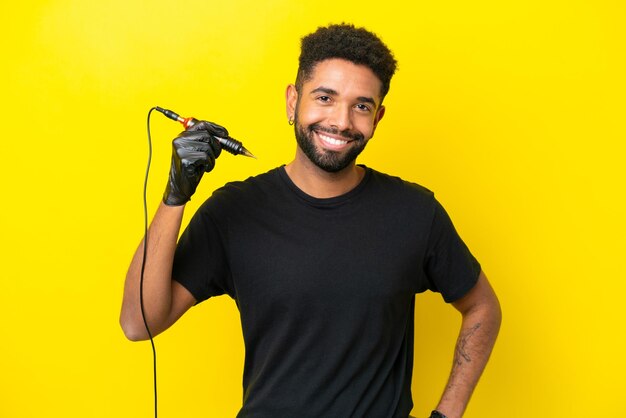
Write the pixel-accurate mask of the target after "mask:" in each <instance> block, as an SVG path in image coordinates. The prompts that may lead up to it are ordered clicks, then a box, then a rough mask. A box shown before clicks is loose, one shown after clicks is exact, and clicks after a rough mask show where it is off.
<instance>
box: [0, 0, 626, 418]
mask: <svg viewBox="0 0 626 418" xmlns="http://www.w3.org/2000/svg"><path fill="white" fill-rule="evenodd" d="M625 12H626V8H625V3H624V2H623V1H618V0H615V1H609V0H606V1H597V0H596V1H592V0H588V1H577V0H559V1H545V0H527V1H519V2H517V1H516V2H503V1H495V0H494V1H487V0H477V1H441V2H432V1H428V2H426V1H417V2H407V1H402V2H400V1H394V0H391V1H385V2H381V1H370V0H362V1H345V2H342V1H337V0H332V1H327V0H318V1H314V2H299V1H287V0H271V1H242V0H239V1H231V2H228V1H219V2H218V1H213V2H207V1H197V2H191V1H188V2H173V1H161V0H157V1H131V0H124V1H122V0H116V1H102V2H90V1H78V0H74V1H70V0H66V1H62V0H58V1H53V0H50V1H36V2H30V4H29V2H11V3H10V4H5V5H4V6H3V13H2V17H0V31H1V32H0V35H1V36H2V50H1V52H2V58H3V63H2V67H1V69H0V80H2V100H1V102H2V104H1V106H2V108H1V109H0V114H2V147H1V152H2V154H1V155H2V163H1V165H0V167H1V168H0V169H1V170H2V172H1V179H2V187H1V189H0V195H1V196H2V216H1V219H0V222H1V234H2V235H1V236H2V240H1V245H2V248H1V252H0V254H1V257H2V263H1V267H0V268H1V280H0V314H1V320H0V338H1V340H0V416H1V417H7V418H15V417H20V418H21V417H49V416H55V417H107V418H110V417H150V416H152V415H151V414H152V369H151V367H152V358H151V350H150V346H149V343H131V342H128V341H126V340H125V338H124V336H123V334H122V332H121V329H120V328H119V326H118V323H117V320H118V312H119V306H120V302H121V295H122V285H123V279H124V275H125V271H126V268H127V265H128V262H129V260H130V256H131V254H132V252H133V251H134V249H135V247H136V245H137V243H138V242H139V239H140V238H141V235H142V233H143V218H142V216H143V212H142V197H141V193H142V184H143V174H144V170H145V162H146V155H147V144H146V128H145V125H146V114H147V111H148V109H149V108H150V107H152V106H155V105H159V106H163V107H168V108H171V109H173V110H175V111H177V112H179V113H181V114H183V115H193V116H196V117H200V118H207V119H209V120H213V121H216V122H219V123H220V124H223V125H225V126H226V127H228V129H229V130H230V131H231V133H232V135H233V136H234V137H236V138H239V139H241V140H243V141H244V143H245V145H246V146H247V147H248V148H249V149H250V150H251V151H252V152H254V153H255V154H256V155H257V156H258V157H259V160H258V161H254V160H251V159H246V158H243V157H233V156H231V155H228V154H224V155H223V156H222V157H220V159H219V161H218V167H217V169H216V170H215V171H214V172H212V173H211V174H209V175H207V176H205V179H204V180H203V183H202V185H201V186H200V187H199V190H198V194H197V196H196V197H195V198H194V199H193V201H192V203H191V204H190V205H189V210H188V211H187V214H186V221H187V220H188V219H189V216H190V215H191V213H192V212H193V211H194V209H195V208H196V207H197V206H198V205H199V204H200V202H201V201H202V200H203V199H204V197H206V196H208V195H209V194H210V193H211V191H212V190H213V189H215V188H216V187H219V186H220V185H222V184H223V183H224V182H226V181H228V180H235V179H243V178H245V177H247V176H249V175H253V174H256V173H260V172H264V171H266V170H269V169H270V168H272V167H274V166H276V165H279V164H282V163H286V162H289V161H290V159H291V157H292V156H293V153H294V150H295V145H294V140H293V131H292V128H291V127H289V126H288V125H287V120H286V116H285V112H284V88H285V86H286V84H287V83H289V82H292V81H293V80H294V77H295V71H296V62H297V55H298V51H299V38H300V37H301V36H302V35H304V34H306V33H309V32H310V31H312V30H314V29H315V28H316V27H317V26H318V25H325V24H327V23H330V22H335V23H337V22H341V21H350V22H354V23H355V24H357V25H364V26H366V27H368V28H370V29H372V30H373V31H375V32H377V33H379V34H380V35H381V37H382V38H383V40H384V41H385V42H387V43H388V45H389V46H390V47H391V48H392V49H393V50H394V52H395V54H396V57H397V59H398V60H399V63H400V69H399V72H398V73H397V76H396V77H395V79H394V80H393V82H392V86H391V92H390V94H389V95H388V97H387V99H386V104H387V114H386V116H385V118H384V119H383V121H382V122H381V125H380V126H379V130H378V131H377V134H376V137H375V138H374V140H373V141H372V142H370V144H369V146H368V149H367V150H366V151H365V152H364V154H363V156H362V157H361V159H360V162H362V163H365V164H368V165H370V166H372V167H375V168H377V169H379V170H382V171H386V172H390V173H393V174H397V175H400V176H402V177H404V178H405V179H408V180H411V181H415V182H418V183H421V184H423V185H424V186H426V187H428V188H430V189H432V190H434V191H436V193H437V196H438V197H439V199H440V200H441V201H442V203H443V204H444V206H445V207H446V208H447V209H448V211H449V212H450V214H451V216H452V218H453V220H454V222H455V224H456V226H457V229H458V230H459V231H460V233H461V235H462V236H463V238H464V239H465V241H466V242H467V243H468V245H469V246H470V248H471V249H472V251H473V252H474V254H475V255H476V256H477V257H478V258H479V260H480V261H481V262H482V264H483V267H484V270H485V271H486V273H487V275H488V277H489V278H490V279H491V281H492V283H493V285H494V287H495V288H496V290H497V293H498V295H499V297H500V300H501V303H502V305H503V309H504V322H503V328H502V331H501V334H500V338H499V341H498V344H497V346H496V349H495V352H494V354H493V356H492V360H491V362H490V364H489V366H488V368H487V370H486V372H485V374H484V376H483V379H482V381H481V383H480V384H479V386H478V389H477V391H476V393H475V395H474V397H473V400H472V402H471V404H470V407H469V409H468V411H467V414H466V417H468V418H479V417H481V418H482V417H534V416H551V417H587V416H600V415H607V416H615V417H618V416H626V406H625V403H624V402H623V392H624V383H623V382H624V377H623V375H624V373H625V372H626V367H625V357H626V356H625V354H624V353H626V347H625V344H624V324H623V323H624V319H625V318H624V308H623V298H624V293H625V291H626V286H625V285H624V282H625V278H626V277H625V276H626V275H625V268H624V250H625V245H624V236H625V235H626V222H625V220H624V213H626V211H625V209H626V207H625V206H626V205H625V204H624V191H625V190H624V180H625V177H626V176H625V172H624V168H623V164H624V159H625V157H626V155H625V154H626V153H625V152H624V151H625V145H624V141H625V139H626V135H625V133H626V128H625V127H624V119H625V110H626V106H625V105H624V100H625V99H624V98H625V93H626V89H625V82H624V77H625V75H626V65H625V56H626V51H625V49H626V48H625V45H626V43H625V41H626V31H625V29H624V21H625V20H626V19H625V18H626V13H625ZM153 116H154V117H153V121H152V133H153V140H154V160H153V167H152V174H151V178H150V190H149V194H148V197H149V199H148V200H149V208H150V209H149V211H150V213H153V212H154V210H155V208H156V206H157V204H158V202H159V199H160V196H161V193H162V190H163V188H164V185H165V179H166V174H167V170H168V167H169V153H170V141H171V138H172V137H173V136H175V134H176V133H177V132H179V131H180V127H179V126H177V125H176V124H174V123H173V122H171V121H169V120H166V119H165V118H164V117H163V116H161V115H158V114H154V115H153ZM416 317H417V319H416V327H417V330H416V349H415V373H414V378H413V393H414V401H415V405H416V407H415V409H414V411H413V413H414V414H415V415H417V416H418V417H426V416H427V414H428V412H429V411H430V409H431V408H432V407H433V406H434V405H435V403H436V402H437V399H438V396H439V395H440V393H441V390H442V388H443V386H444V382H445V379H446V377H447V374H448V370H449V365H450V362H451V355H452V350H453V344H454V340H455V336H456V332H457V330H458V324H459V317H458V315H457V314H456V313H455V312H454V310H453V309H452V308H450V307H448V306H446V305H444V304H443V303H442V302H441V299H440V297H439V296H438V295H436V294H426V295H422V296H420V297H419V298H418V306H417V312H416ZM156 343H157V350H158V367H159V400H160V410H159V413H160V414H159V415H160V416H161V417H164V418H165V417H233V416H234V415H235V413H236V411H237V410H238V407H239V405H240V402H241V383H240V382H241V369H242V359H243V347H242V339H241V331H240V327H239V324H238V319H237V311H236V308H235V304H234V303H233V302H232V301H231V300H229V299H227V298H225V297H221V298H216V299H215V300H212V301H209V302H207V303H204V304H202V305H200V306H199V307H196V308H194V309H192V310H191V311H190V312H189V313H188V314H187V315H186V316H185V317H184V318H183V319H182V320H181V321H180V322H179V323H178V324H176V325H175V326H174V327H173V328H172V329H171V330H169V331H168V332H166V333H165V334H163V335H162V336H159V337H158V338H157V339H156ZM303 384H306V382H303Z"/></svg>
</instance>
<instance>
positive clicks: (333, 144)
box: [316, 131, 352, 150]
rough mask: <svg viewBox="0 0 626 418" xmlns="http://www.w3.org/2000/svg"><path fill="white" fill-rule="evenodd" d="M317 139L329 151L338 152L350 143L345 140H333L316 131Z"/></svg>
mask: <svg viewBox="0 0 626 418" xmlns="http://www.w3.org/2000/svg"><path fill="white" fill-rule="evenodd" d="M316 134H317V136H318V138H319V139H320V141H321V142H322V144H323V145H324V146H325V147H327V148H329V149H331V150H339V149H342V148H344V147H345V146H346V145H348V144H349V143H350V142H352V141H348V140H345V139H337V138H333V137H331V136H328V135H324V134H323V133H321V132H319V131H317V132H316Z"/></svg>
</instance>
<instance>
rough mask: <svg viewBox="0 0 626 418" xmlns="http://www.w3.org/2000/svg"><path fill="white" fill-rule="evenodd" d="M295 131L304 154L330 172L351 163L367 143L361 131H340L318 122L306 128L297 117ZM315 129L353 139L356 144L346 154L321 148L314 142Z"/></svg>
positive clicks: (339, 169) (334, 171)
mask: <svg viewBox="0 0 626 418" xmlns="http://www.w3.org/2000/svg"><path fill="white" fill-rule="evenodd" d="M294 131H295V134H296V141H297V142H298V145H299V146H300V149H301V150H302V152H304V155H306V156H307V157H308V158H309V160H311V162H312V163H313V164H315V165H316V166H318V167H319V168H321V169H322V170H324V171H326V172H329V173H336V172H338V171H341V170H343V169H344V168H346V167H348V166H349V165H351V164H352V163H353V162H354V160H356V157H358V156H359V154H360V153H361V151H363V149H364V148H365V145H366V141H364V138H363V135H362V134H360V133H354V132H350V131H348V130H345V131H341V132H340V131H339V130H337V129H329V128H323V127H321V126H320V125H319V124H317V123H314V124H312V125H309V126H307V127H306V128H304V127H303V126H302V125H300V123H299V122H298V118H297V117H296V118H295V123H294ZM315 131H317V132H324V133H329V134H332V135H340V136H342V137H343V138H345V139H347V140H348V141H353V142H354V145H352V146H351V147H350V148H349V149H348V150H347V151H346V152H345V153H344V154H342V153H340V152H337V151H329V150H319V149H317V148H316V147H315V144H314V142H313V134H314V132H315Z"/></svg>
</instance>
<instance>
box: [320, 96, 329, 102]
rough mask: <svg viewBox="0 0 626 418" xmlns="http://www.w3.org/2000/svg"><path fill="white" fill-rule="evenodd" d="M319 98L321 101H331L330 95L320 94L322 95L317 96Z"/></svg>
mask: <svg viewBox="0 0 626 418" xmlns="http://www.w3.org/2000/svg"><path fill="white" fill-rule="evenodd" d="M317 100H319V101H320V102H324V103H327V102H330V97H328V96H320V97H318V98H317Z"/></svg>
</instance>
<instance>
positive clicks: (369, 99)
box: [311, 86, 377, 106]
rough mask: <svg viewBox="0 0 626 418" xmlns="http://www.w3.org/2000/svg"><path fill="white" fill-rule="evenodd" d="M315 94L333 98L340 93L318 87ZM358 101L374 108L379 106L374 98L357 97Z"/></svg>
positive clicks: (314, 91)
mask: <svg viewBox="0 0 626 418" xmlns="http://www.w3.org/2000/svg"><path fill="white" fill-rule="evenodd" d="M313 93H326V94H328V95H331V96H338V95H339V92H337V90H334V89H331V88H329V87H323V86H320V87H317V88H315V89H313V90H311V94H313ZM357 100H358V101H359V102H363V103H371V104H372V105H373V106H377V104H376V101H375V100H374V99H373V98H372V97H365V96H359V97H357Z"/></svg>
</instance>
